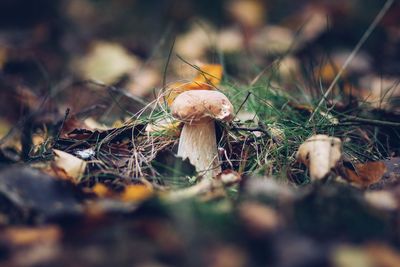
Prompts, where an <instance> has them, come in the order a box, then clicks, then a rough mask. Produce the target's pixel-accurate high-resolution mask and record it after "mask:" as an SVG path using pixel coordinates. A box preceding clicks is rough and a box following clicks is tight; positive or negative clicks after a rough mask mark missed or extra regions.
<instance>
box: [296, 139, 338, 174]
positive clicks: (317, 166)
mask: <svg viewBox="0 0 400 267" xmlns="http://www.w3.org/2000/svg"><path fill="white" fill-rule="evenodd" d="M341 157H342V142H341V141H340V139H339V138H336V137H331V136H327V135H322V134H318V135H313V136H311V137H310V138H308V139H307V140H306V141H305V142H304V143H303V144H301V145H300V147H299V149H298V151H297V154H296V158H297V161H299V162H301V163H303V164H304V165H306V166H307V167H308V168H309V170H310V177H311V180H318V179H322V178H324V177H325V176H326V175H327V174H328V173H329V172H330V171H331V169H332V168H334V167H335V166H336V165H337V163H338V162H339V160H340V159H341Z"/></svg>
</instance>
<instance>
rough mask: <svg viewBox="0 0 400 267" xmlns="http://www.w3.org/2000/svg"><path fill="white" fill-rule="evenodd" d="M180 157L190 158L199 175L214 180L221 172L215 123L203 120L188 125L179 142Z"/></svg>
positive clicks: (184, 128)
mask: <svg viewBox="0 0 400 267" xmlns="http://www.w3.org/2000/svg"><path fill="white" fill-rule="evenodd" d="M178 156H180V157H182V158H183V159H186V158H188V159H189V161H190V163H192V164H193V165H194V166H195V167H196V170H197V172H198V173H199V174H201V175H203V177H204V178H212V177H215V176H216V175H217V174H219V173H220V172H221V167H220V165H219V158H218V149H217V140H216V136H215V122H214V121H213V120H203V121H199V122H196V123H186V124H185V125H184V126H183V129H182V133H181V137H180V140H179V147H178Z"/></svg>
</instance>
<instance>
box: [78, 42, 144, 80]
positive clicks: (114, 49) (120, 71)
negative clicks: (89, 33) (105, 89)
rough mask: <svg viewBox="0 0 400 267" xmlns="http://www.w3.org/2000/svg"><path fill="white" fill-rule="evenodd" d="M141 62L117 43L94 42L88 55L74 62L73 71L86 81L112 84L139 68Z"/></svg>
mask: <svg viewBox="0 0 400 267" xmlns="http://www.w3.org/2000/svg"><path fill="white" fill-rule="evenodd" d="M139 63H140V61H139V59H138V58H136V57H135V56H133V55H131V54H130V53H129V52H128V51H127V50H126V49H125V48H124V47H122V46H121V45H119V44H116V43H109V42H103V41H97V42H94V43H93V45H92V47H91V49H90V51H89V53H88V55H86V56H84V57H81V58H79V59H77V60H75V61H74V62H73V65H72V69H74V70H77V71H78V74H79V75H81V76H83V78H85V79H92V80H97V81H102V82H104V83H106V84H111V83H114V82H116V81H117V79H118V78H120V77H121V76H123V75H124V74H130V73H131V72H132V71H134V70H135V69H137V68H138V65H139Z"/></svg>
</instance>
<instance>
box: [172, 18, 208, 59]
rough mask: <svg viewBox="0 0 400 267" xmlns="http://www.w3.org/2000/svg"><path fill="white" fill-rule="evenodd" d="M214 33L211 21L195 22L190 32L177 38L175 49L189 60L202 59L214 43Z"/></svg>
mask: <svg viewBox="0 0 400 267" xmlns="http://www.w3.org/2000/svg"><path fill="white" fill-rule="evenodd" d="M214 35H215V29H214V27H213V26H212V25H211V24H210V23H208V22H206V21H200V22H197V23H193V24H192V26H191V27H190V29H189V31H188V32H186V33H184V34H181V35H179V36H178V37H177V38H176V41H175V46H174V50H175V51H176V53H177V54H178V55H180V56H182V57H184V58H185V59H187V60H200V59H202V58H203V57H204V56H205V54H206V52H207V50H208V48H209V47H210V46H211V45H212V41H211V40H213V39H214V38H213V36H214Z"/></svg>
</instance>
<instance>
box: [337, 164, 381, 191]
mask: <svg viewBox="0 0 400 267" xmlns="http://www.w3.org/2000/svg"><path fill="white" fill-rule="evenodd" d="M386 170H387V168H386V165H385V163H384V162H382V161H376V162H366V163H358V164H355V165H354V170H351V169H349V168H344V172H345V175H346V176H347V179H348V180H349V181H350V182H352V183H355V184H357V185H360V186H363V187H367V186H369V185H371V184H374V183H376V182H378V181H379V180H380V179H381V178H382V176H383V175H384V174H385V172H386Z"/></svg>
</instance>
